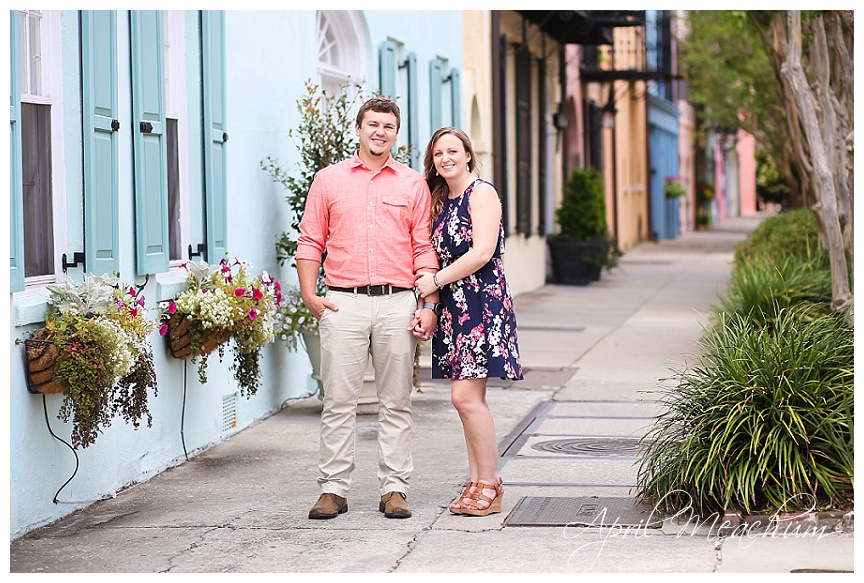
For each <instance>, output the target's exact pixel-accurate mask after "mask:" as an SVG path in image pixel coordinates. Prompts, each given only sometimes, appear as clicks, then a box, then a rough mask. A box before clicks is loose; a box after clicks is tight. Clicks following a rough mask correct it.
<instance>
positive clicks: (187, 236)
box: [162, 10, 192, 269]
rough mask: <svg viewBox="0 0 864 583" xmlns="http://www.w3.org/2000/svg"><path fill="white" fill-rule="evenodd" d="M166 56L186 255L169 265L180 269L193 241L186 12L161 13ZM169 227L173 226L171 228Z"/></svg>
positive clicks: (167, 111)
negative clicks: (175, 124) (175, 131)
mask: <svg viewBox="0 0 864 583" xmlns="http://www.w3.org/2000/svg"><path fill="white" fill-rule="evenodd" d="M162 26H163V32H164V41H163V42H164V55H165V57H164V58H165V67H164V75H165V117H166V118H173V119H176V120H177V164H178V175H179V176H178V180H179V182H180V184H179V188H180V249H181V250H182V251H183V255H181V257H180V258H179V259H172V260H170V262H169V266H170V268H172V269H180V265H181V264H182V263H184V262H185V261H186V259H187V257H186V256H185V252H186V251H185V250H186V249H188V248H189V243H190V241H191V239H192V236H191V232H192V222H191V205H190V201H189V120H188V108H187V107H186V34H185V33H186V12H185V11H183V10H165V11H163V13H162ZM169 228H170V226H169Z"/></svg>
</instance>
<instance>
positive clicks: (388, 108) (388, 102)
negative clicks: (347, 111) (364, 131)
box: [357, 95, 402, 132]
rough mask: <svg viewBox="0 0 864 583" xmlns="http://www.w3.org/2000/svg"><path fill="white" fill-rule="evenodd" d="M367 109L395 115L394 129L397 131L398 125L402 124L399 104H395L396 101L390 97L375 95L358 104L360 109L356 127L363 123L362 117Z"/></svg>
mask: <svg viewBox="0 0 864 583" xmlns="http://www.w3.org/2000/svg"><path fill="white" fill-rule="evenodd" d="M367 111H374V112H377V113H392V114H393V115H394V116H396V131H397V132H398V131H399V127H400V126H401V124H402V118H401V116H400V115H399V106H398V105H396V102H395V101H393V100H392V99H389V98H387V97H382V96H380V95H376V96H375V97H372V98H371V99H369V100H367V101H366V103H364V104H363V105H361V106H360V111H358V112H357V127H361V126H362V125H363V117H364V116H365V115H366V112H367Z"/></svg>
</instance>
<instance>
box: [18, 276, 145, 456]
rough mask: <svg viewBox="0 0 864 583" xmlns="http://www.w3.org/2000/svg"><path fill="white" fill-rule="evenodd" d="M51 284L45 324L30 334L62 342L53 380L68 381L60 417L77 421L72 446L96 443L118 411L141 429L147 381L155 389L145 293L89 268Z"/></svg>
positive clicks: (86, 445) (73, 428)
mask: <svg viewBox="0 0 864 583" xmlns="http://www.w3.org/2000/svg"><path fill="white" fill-rule="evenodd" d="M48 290H49V293H50V297H49V309H48V312H47V313H46V316H45V326H44V327H43V328H41V329H39V330H37V331H36V332H35V333H34V334H33V335H32V338H31V339H30V340H29V342H34V341H36V342H50V343H53V344H54V345H55V346H57V347H58V348H59V349H60V352H61V354H62V356H61V357H60V358H58V359H57V362H58V365H57V368H56V370H55V371H54V380H55V382H58V383H62V384H65V385H67V388H66V390H65V391H64V399H63V403H62V405H61V406H60V411H59V413H58V418H59V419H61V420H62V421H65V422H68V421H70V420H71V421H72V446H73V447H74V448H75V449H78V448H86V447H88V446H89V445H91V444H93V443H94V442H95V441H96V438H97V437H98V436H99V434H100V433H101V432H102V430H103V429H104V428H105V427H108V426H110V425H111V422H112V420H113V418H114V417H116V416H118V415H119V416H121V417H122V418H123V419H124V420H125V421H126V422H127V423H132V424H133V426H134V427H135V428H136V429H137V428H138V427H139V426H140V423H141V420H142V419H144V418H145V417H146V419H147V425H148V427H149V426H150V425H151V423H152V416H151V414H150V411H149V409H148V405H147V396H148V389H152V390H153V395H154V396H156V393H157V383H156V372H155V369H154V366H153V350H152V347H151V345H150V340H149V335H150V333H151V332H153V331H154V330H155V329H156V325H157V324H156V321H155V320H153V319H150V318H148V317H147V309H146V308H145V298H144V297H143V296H141V295H139V292H138V290H136V288H134V287H131V286H127V285H124V284H122V283H121V282H120V281H119V280H118V279H117V278H113V277H108V276H95V275H92V274H87V273H85V274H84V279H83V281H82V282H80V283H75V282H73V281H71V280H70V281H67V282H65V283H62V284H57V285H51V286H48ZM27 342H28V341H25V344H26V343H27Z"/></svg>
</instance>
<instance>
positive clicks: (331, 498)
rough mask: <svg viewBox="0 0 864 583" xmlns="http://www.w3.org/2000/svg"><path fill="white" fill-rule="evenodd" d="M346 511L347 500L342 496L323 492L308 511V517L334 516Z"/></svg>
mask: <svg viewBox="0 0 864 583" xmlns="http://www.w3.org/2000/svg"><path fill="white" fill-rule="evenodd" d="M345 512H348V500H346V499H345V498H343V497H342V496H337V495H336V494H331V493H330V492H325V493H324V494H321V496H319V497H318V502H316V503H315V506H313V507H312V509H311V510H310V511H309V518H316V519H317V518H336V517H337V516H339V515H340V514H344V513H345Z"/></svg>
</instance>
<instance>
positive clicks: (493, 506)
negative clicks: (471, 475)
mask: <svg viewBox="0 0 864 583" xmlns="http://www.w3.org/2000/svg"><path fill="white" fill-rule="evenodd" d="M485 490H494V491H495V497H494V498H489V497H488V496H486V495H485V494H483V492H484V491H485ZM466 498H467V499H468V500H469V501H470V502H468V503H466V504H463V505H462V511H461V512H460V514H467V515H468V516H487V515H489V514H494V513H496V512H501V500H502V499H503V498H504V484H503V482H502V481H501V478H498V483H497V484H495V485H494V486H492V485H490V484H484V483H483V482H478V483H477V484H476V485H475V488H474V491H473V492H471V493H469V494H468V496H466ZM480 500H482V501H484V502H487V503H488V504H489V505H488V506H487V507H486V508H480V507H479V506H478V505H477V502H479V501H480Z"/></svg>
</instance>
